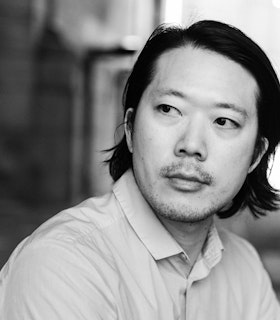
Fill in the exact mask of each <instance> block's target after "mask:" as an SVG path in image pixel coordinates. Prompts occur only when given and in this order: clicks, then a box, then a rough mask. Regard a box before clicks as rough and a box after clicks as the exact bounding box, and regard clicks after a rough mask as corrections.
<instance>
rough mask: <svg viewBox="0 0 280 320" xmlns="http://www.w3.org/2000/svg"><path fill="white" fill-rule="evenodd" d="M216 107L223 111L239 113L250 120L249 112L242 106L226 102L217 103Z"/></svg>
mask: <svg viewBox="0 0 280 320" xmlns="http://www.w3.org/2000/svg"><path fill="white" fill-rule="evenodd" d="M216 107H218V108H221V109H229V110H232V111H234V112H237V113H239V114H240V115H241V116H242V117H243V118H248V112H247V111H246V110H245V109H243V108H241V107H240V106H238V105H236V104H234V103H226V102H222V103H217V104H216Z"/></svg>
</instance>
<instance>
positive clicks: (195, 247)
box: [159, 217, 213, 266]
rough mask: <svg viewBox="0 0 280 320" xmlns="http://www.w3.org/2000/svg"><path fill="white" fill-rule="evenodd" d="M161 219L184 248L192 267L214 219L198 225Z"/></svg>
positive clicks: (211, 218)
mask: <svg viewBox="0 0 280 320" xmlns="http://www.w3.org/2000/svg"><path fill="white" fill-rule="evenodd" d="M159 219H160V221H161V223H162V224H163V225H164V227H165V228H166V230H167V231H168V232H169V233H170V234H171V236H172V237H173V238H174V239H175V240H176V241H177V242H178V244H179V245H180V246H181V247H182V249H183V250H184V252H185V253H186V255H187V256H188V257H189V259H190V264H191V266H193V265H194V263H195V261H196V260H197V258H198V256H199V254H200V252H201V250H202V248H203V246H204V244H205V241H206V239H207V235H208V232H209V229H210V227H211V225H212V224H213V217H210V218H208V219H205V220H204V221H200V222H197V223H187V222H178V221H172V220H168V219H165V218H163V217H159Z"/></svg>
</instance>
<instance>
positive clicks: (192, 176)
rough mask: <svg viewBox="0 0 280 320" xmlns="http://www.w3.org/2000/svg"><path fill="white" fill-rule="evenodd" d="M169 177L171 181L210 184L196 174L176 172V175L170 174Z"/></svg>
mask: <svg viewBox="0 0 280 320" xmlns="http://www.w3.org/2000/svg"><path fill="white" fill-rule="evenodd" d="M167 177H168V178H170V179H182V180H186V181H193V182H198V183H202V184H208V181H207V180H206V179H203V178H202V177H200V176H199V175H197V174H195V173H184V172H176V173H172V174H169V175H168V176H167Z"/></svg>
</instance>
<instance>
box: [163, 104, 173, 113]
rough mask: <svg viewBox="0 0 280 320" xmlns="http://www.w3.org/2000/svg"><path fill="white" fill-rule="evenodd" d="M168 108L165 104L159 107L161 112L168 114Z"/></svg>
mask: <svg viewBox="0 0 280 320" xmlns="http://www.w3.org/2000/svg"><path fill="white" fill-rule="evenodd" d="M170 109H171V108H170V107H169V106H167V105H166V104H163V105H162V106H161V110H162V111H163V112H166V113H168V112H170Z"/></svg>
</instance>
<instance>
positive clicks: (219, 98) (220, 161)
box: [125, 46, 265, 243]
mask: <svg viewBox="0 0 280 320" xmlns="http://www.w3.org/2000/svg"><path fill="white" fill-rule="evenodd" d="M257 94H258V86H257V83H256V81H255V79H254V78H253V77H252V76H251V74H250V73H249V72H247V71H246V70H245V69H244V68H243V67H242V66H240V65H239V64H237V63H235V62H234V61H231V60H229V59H228V58H227V57H224V56H222V55H220V54H217V53H215V52H212V51H209V50H205V49H200V48H193V47H191V46H187V47H181V48H177V49H173V50H170V51H168V52H166V53H164V54H163V55H161V56H160V57H159V59H158V61H157V64H156V69H155V74H154V78H153V80H152V82H151V83H150V84H149V86H148V87H147V88H146V90H145V91H144V93H143V95H142V98H141V100H140V103H139V106H138V109H137V112H136V115H135V121H134V124H133V125H132V124H131V123H130V121H129V119H130V116H131V113H132V112H133V110H132V109H129V110H128V111H127V113H126V122H127V124H126V127H125V132H126V138H127V144H128V147H129V150H130V152H131V153H132V159H133V171H134V175H135V178H136V182H137V184H138V186H139V188H140V191H141V192H142V194H143V196H144V198H145V199H146V200H147V202H148V203H149V204H150V206H151V207H152V209H153V211H154V212H155V213H156V215H157V216H158V217H159V218H160V220H161V221H162V222H163V223H164V224H165V225H166V227H167V229H168V230H169V231H170V232H171V233H172V234H174V233H175V234H176V238H177V240H178V241H179V242H180V239H181V238H182V239H183V238H185V235H186V232H187V233H188V234H202V235H203V236H202V237H201V238H200V239H197V241H196V242H199V243H201V242H203V241H204V239H205V235H206V234H207V230H208V227H209V225H210V224H211V222H212V218H213V215H214V214H215V213H216V212H217V211H218V210H221V209H222V208H225V207H226V206H228V205H229V204H230V202H231V200H232V199H233V197H234V196H235V195H236V194H237V193H238V191H239V189H240V188H241V186H242V184H243V182H244V180H245V178H246V176H247V174H248V173H249V172H251V171H252V170H253V169H254V168H255V167H256V166H257V164H258V163H259V161H260V159H261V156H262V155H263V153H262V154H260V155H259V157H258V158H257V159H256V160H255V161H254V163H252V161H253V153H254V148H255V142H256V137H257V132H258V124H257V109H256V97H257ZM263 151H265V150H263ZM198 228H200V231H201V232H197V231H198V230H197V229H198ZM182 242H184V241H183V240H182ZM190 242H192V241H190Z"/></svg>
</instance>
